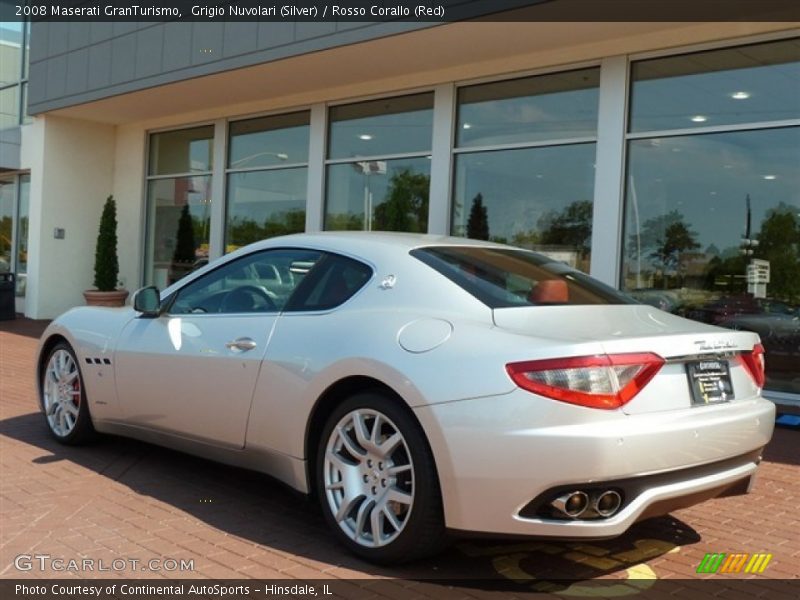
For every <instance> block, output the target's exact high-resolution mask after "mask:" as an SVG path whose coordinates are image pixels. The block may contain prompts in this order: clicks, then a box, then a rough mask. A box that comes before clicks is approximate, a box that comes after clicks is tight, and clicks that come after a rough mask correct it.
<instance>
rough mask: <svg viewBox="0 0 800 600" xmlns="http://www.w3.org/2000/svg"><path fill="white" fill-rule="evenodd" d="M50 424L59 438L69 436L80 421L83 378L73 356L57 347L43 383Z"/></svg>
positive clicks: (45, 406) (46, 411)
mask: <svg viewBox="0 0 800 600" xmlns="http://www.w3.org/2000/svg"><path fill="white" fill-rule="evenodd" d="M42 388H43V390H42V391H43V394H42V395H43V397H44V413H45V415H46V416H47V423H48V425H50V429H52V430H53V433H55V434H56V435H57V436H59V437H66V436H68V435H69V434H70V433H71V432H72V430H73V429H75V424H76V423H77V422H78V414H79V413H80V405H81V378H80V373H79V372H78V365H77V364H76V363H75V359H74V358H73V357H72V355H71V354H70V353H69V352H67V351H66V350H64V349H58V350H56V351H55V352H53V354H52V355H51V356H50V360H49V361H48V363H47V369H45V374H44V382H43V385H42Z"/></svg>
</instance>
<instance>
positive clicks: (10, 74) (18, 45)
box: [0, 21, 27, 87]
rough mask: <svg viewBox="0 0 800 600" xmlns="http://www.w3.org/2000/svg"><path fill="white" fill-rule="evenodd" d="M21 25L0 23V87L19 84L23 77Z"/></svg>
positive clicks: (20, 23)
mask: <svg viewBox="0 0 800 600" xmlns="http://www.w3.org/2000/svg"><path fill="white" fill-rule="evenodd" d="M23 43H24V42H23V23H22V22H20V21H17V22H11V21H9V22H5V23H0V58H1V59H2V60H0V87H3V86H5V85H9V84H13V83H19V81H20V80H21V79H23V78H25V77H27V74H25V75H23V55H22V48H23Z"/></svg>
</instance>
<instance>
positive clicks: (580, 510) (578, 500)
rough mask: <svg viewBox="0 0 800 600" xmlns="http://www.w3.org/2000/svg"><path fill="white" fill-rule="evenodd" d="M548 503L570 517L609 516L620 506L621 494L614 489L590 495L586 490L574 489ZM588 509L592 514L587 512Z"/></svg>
mask: <svg viewBox="0 0 800 600" xmlns="http://www.w3.org/2000/svg"><path fill="white" fill-rule="evenodd" d="M550 505H551V506H552V507H553V508H555V509H556V510H557V511H559V512H560V513H561V514H563V515H565V516H567V517H569V518H570V519H580V518H581V517H582V516H594V515H599V516H601V517H610V516H611V515H613V514H614V513H616V512H617V511H618V510H619V508H620V506H622V496H620V495H619V493H618V492H615V491H614V490H605V491H604V492H600V493H593V494H592V495H591V496H590V495H589V494H587V493H586V492H582V491H580V490H576V491H574V492H569V493H566V494H564V495H562V496H559V497H558V498H556V499H555V500H553V501H552V502H551V503H550ZM590 509H591V511H593V514H590V513H589V512H588V511H590Z"/></svg>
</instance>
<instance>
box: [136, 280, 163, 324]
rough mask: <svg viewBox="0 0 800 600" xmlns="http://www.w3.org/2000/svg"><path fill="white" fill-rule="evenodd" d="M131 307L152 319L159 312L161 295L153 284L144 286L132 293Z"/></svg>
mask: <svg viewBox="0 0 800 600" xmlns="http://www.w3.org/2000/svg"><path fill="white" fill-rule="evenodd" d="M133 309H134V310H135V311H137V312H140V313H142V315H141V316H142V317H144V318H147V319H152V318H154V317H158V316H159V315H160V314H161V295H160V293H159V291H158V288H157V287H156V286H154V285H150V286H147V287H144V288H142V289H140V290H137V292H136V293H135V294H134V295H133Z"/></svg>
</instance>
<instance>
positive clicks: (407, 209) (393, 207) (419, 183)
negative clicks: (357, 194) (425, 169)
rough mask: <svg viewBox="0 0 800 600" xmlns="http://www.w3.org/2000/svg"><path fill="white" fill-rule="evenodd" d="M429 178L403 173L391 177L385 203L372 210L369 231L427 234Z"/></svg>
mask: <svg viewBox="0 0 800 600" xmlns="http://www.w3.org/2000/svg"><path fill="white" fill-rule="evenodd" d="M430 187H431V178H430V176H428V175H425V174H424V173H414V172H413V171H411V170H410V169H403V170H402V171H399V172H398V173H396V174H394V175H392V178H391V180H390V181H389V191H388V193H387V194H386V200H385V201H384V202H381V203H380V204H379V205H377V206H376V207H375V219H374V221H373V229H375V230H377V231H411V232H415V233H420V232H423V231H427V230H428V195H429V193H430Z"/></svg>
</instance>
